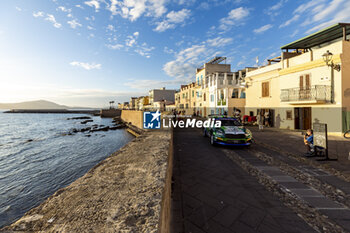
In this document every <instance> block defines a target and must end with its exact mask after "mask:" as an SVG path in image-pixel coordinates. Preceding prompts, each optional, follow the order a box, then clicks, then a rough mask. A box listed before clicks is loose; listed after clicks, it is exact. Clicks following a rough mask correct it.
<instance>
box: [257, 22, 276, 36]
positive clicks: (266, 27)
mask: <svg viewBox="0 0 350 233" xmlns="http://www.w3.org/2000/svg"><path fill="white" fill-rule="evenodd" d="M272 27H273V26H272V25H271V24H266V25H264V26H262V27H260V28H257V29H254V30H253V32H254V33H255V34H260V33H263V32H265V31H267V30H269V29H270V28H272Z"/></svg>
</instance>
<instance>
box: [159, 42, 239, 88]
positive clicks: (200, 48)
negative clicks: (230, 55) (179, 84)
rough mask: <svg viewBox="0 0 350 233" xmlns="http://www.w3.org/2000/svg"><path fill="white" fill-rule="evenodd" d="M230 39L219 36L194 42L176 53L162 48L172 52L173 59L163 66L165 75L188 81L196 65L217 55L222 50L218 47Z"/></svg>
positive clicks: (225, 44) (226, 43)
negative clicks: (197, 42)
mask: <svg viewBox="0 0 350 233" xmlns="http://www.w3.org/2000/svg"><path fill="white" fill-rule="evenodd" d="M232 41H233V39H232V38H229V37H220V36H219V37H216V38H212V39H208V40H206V41H203V42H201V43H199V44H194V45H192V46H190V47H188V48H185V49H182V50H180V51H179V52H177V53H175V52H174V51H173V50H170V51H169V50H168V48H164V51H165V52H171V53H173V54H174V58H175V59H174V60H172V61H169V62H167V63H166V64H165V65H164V66H163V70H164V72H165V73H166V74H167V75H169V76H170V77H174V78H175V79H176V80H182V81H185V82H189V81H190V80H191V78H192V77H193V76H194V72H195V69H196V68H197V67H199V66H201V65H202V64H203V63H204V61H207V60H209V59H211V58H213V57H215V56H219V55H220V54H221V53H222V52H221V51H219V50H218V48H221V47H224V46H227V45H229V44H230V43H232ZM226 53H227V52H226Z"/></svg>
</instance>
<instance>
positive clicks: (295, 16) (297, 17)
mask: <svg viewBox="0 0 350 233" xmlns="http://www.w3.org/2000/svg"><path fill="white" fill-rule="evenodd" d="M299 18H300V15H294V16H293V17H292V18H291V19H289V20H287V21H286V22H284V23H282V24H281V25H280V26H279V28H283V27H287V26H288V25H289V24H291V23H293V22H295V21H297V20H298V19H299Z"/></svg>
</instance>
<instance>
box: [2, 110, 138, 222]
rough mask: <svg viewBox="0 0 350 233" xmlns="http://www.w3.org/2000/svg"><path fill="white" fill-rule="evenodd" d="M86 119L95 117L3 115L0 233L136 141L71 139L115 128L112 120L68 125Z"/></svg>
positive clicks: (119, 136)
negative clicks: (101, 127)
mask: <svg viewBox="0 0 350 233" xmlns="http://www.w3.org/2000/svg"><path fill="white" fill-rule="evenodd" d="M81 116H90V115H84V114H33V113H31V114H21V113H4V112H3V111H0V228H1V227H3V226H5V225H8V224H10V223H12V222H14V221H15V220H17V219H18V218H20V217H21V216H22V215H23V214H24V213H25V212H27V211H28V210H30V209H32V208H33V207H35V206H38V205H39V204H40V203H41V202H43V201H44V200H45V199H47V198H48V197H49V196H50V195H52V194H53V193H54V192H56V191H57V190H58V189H60V188H63V187H65V186H67V185H69V184H70V183H72V182H73V181H74V180H76V179H77V178H79V177H81V176H83V175H84V174H85V173H86V172H87V171H89V170H90V169H91V168H92V167H94V166H95V165H96V164H98V163H99V162H100V161H102V160H104V159H105V158H106V157H108V156H109V155H111V154H112V153H113V152H115V151H117V150H118V149H119V148H121V147H123V146H124V145H125V144H127V143H128V142H129V141H131V140H132V139H133V136H132V135H131V134H129V133H128V132H127V131H126V130H124V129H117V130H109V131H98V132H93V133H87V132H85V133H81V132H79V133H76V134H72V135H69V132H71V131H72V130H73V129H74V128H75V129H81V128H85V127H88V126H92V125H94V124H98V125H104V126H112V125H113V123H112V119H110V118H100V117H97V116H91V118H92V120H93V122H88V123H87V124H81V122H82V121H84V120H67V118H72V117H81ZM89 135H90V136H89Z"/></svg>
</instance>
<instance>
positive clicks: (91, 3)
mask: <svg viewBox="0 0 350 233" xmlns="http://www.w3.org/2000/svg"><path fill="white" fill-rule="evenodd" d="M84 3H85V4H86V5H88V6H89V7H94V8H95V11H96V12H97V11H98V9H100V2H99V1H97V0H90V1H85V2H84Z"/></svg>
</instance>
